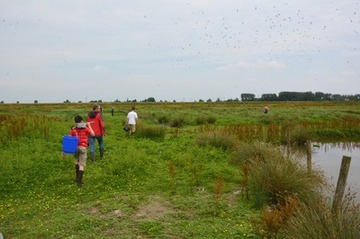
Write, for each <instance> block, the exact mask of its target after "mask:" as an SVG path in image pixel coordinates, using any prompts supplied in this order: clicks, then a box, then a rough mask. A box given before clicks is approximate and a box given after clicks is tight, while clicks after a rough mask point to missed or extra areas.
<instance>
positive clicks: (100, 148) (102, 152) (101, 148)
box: [96, 136, 105, 159]
mask: <svg viewBox="0 0 360 239" xmlns="http://www.w3.org/2000/svg"><path fill="white" fill-rule="evenodd" d="M96 139H97V141H98V143H99V150H100V158H101V159H102V158H103V157H104V150H105V147H104V140H103V136H97V137H96Z"/></svg>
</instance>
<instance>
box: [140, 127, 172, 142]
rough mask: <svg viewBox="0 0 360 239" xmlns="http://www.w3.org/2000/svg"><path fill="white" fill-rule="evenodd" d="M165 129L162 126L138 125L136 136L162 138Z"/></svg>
mask: <svg viewBox="0 0 360 239" xmlns="http://www.w3.org/2000/svg"><path fill="white" fill-rule="evenodd" d="M165 134H166V129H165V127H164V126H144V125H141V126H139V127H138V129H137V132H136V134H135V135H136V137H141V138H148V139H164V138H165Z"/></svg>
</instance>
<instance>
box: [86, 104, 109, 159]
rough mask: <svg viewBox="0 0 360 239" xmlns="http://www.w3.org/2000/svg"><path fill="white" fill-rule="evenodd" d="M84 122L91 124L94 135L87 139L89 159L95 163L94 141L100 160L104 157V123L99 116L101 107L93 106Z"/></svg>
mask: <svg viewBox="0 0 360 239" xmlns="http://www.w3.org/2000/svg"><path fill="white" fill-rule="evenodd" d="M86 122H88V123H90V124H91V127H92V129H93V130H94V133H95V135H94V136H90V137H89V146H90V159H91V161H93V162H95V140H96V141H97V142H98V144H99V150H100V158H101V159H102V158H103V157H104V150H105V147H104V138H103V137H104V136H105V123H104V121H103V118H102V115H101V107H100V105H98V104H95V105H94V106H93V110H92V111H90V112H89V114H88V118H87V120H86Z"/></svg>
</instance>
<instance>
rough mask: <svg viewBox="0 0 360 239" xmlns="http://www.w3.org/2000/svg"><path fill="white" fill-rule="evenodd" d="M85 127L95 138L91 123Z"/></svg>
mask: <svg viewBox="0 0 360 239" xmlns="http://www.w3.org/2000/svg"><path fill="white" fill-rule="evenodd" d="M86 125H87V127H88V129H89V131H90V135H91V136H95V133H94V130H93V129H92V128H91V123H89V122H87V123H86Z"/></svg>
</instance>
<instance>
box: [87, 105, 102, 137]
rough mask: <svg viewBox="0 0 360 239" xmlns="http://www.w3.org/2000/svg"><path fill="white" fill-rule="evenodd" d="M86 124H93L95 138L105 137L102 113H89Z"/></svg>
mask: <svg viewBox="0 0 360 239" xmlns="http://www.w3.org/2000/svg"><path fill="white" fill-rule="evenodd" d="M86 122H90V123H91V128H92V129H93V131H94V133H95V136H103V135H105V123H104V121H103V119H102V117H101V114H100V112H97V111H91V112H89V114H88V118H87V120H86Z"/></svg>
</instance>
